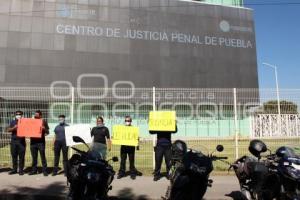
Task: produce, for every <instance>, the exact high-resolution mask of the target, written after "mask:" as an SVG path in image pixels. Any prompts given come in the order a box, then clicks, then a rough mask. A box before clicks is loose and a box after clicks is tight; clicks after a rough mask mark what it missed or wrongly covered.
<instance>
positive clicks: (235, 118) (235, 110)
mask: <svg viewBox="0 0 300 200" xmlns="http://www.w3.org/2000/svg"><path fill="white" fill-rule="evenodd" d="M233 99H234V129H235V158H236V159H238V158H239V143H238V142H239V141H238V137H239V135H238V134H239V132H238V120H237V115H238V113H237V100H236V88H233Z"/></svg>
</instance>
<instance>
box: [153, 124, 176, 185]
mask: <svg viewBox="0 0 300 200" xmlns="http://www.w3.org/2000/svg"><path fill="white" fill-rule="evenodd" d="M149 132H150V134H157V142H156V146H155V147H154V152H155V169H154V172H153V174H154V178H153V181H158V180H159V179H160V178H161V177H162V175H161V173H160V169H161V164H162V160H163V157H164V158H165V163H166V169H167V178H169V177H168V175H169V171H170V168H171V157H172V150H171V146H172V140H171V135H172V133H177V126H176V130H175V131H149Z"/></svg>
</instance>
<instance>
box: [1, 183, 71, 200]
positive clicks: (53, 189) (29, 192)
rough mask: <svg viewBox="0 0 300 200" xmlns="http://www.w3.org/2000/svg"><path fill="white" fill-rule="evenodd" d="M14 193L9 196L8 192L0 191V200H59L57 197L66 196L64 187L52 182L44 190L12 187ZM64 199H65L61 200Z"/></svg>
mask: <svg viewBox="0 0 300 200" xmlns="http://www.w3.org/2000/svg"><path fill="white" fill-rule="evenodd" d="M13 191H14V193H13V194H11V192H10V191H9V190H0V200H17V199H18V200H23V199H30V200H36V199H41V200H50V199H55V200H58V199H60V198H59V196H62V197H63V196H65V194H66V185H65V184H62V183H61V182H54V183H52V184H50V185H49V186H47V187H46V188H39V189H37V188H31V187H27V186H14V188H13ZM44 194H53V196H49V195H44ZM61 199H65V198H61Z"/></svg>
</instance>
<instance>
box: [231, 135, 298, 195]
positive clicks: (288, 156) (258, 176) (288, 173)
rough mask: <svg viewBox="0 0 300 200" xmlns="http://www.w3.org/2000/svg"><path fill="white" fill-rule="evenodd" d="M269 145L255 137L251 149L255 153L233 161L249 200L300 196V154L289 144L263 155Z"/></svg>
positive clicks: (242, 191)
mask: <svg viewBox="0 0 300 200" xmlns="http://www.w3.org/2000/svg"><path fill="white" fill-rule="evenodd" d="M267 150H269V149H267V146H266V145H265V144H264V143H263V142H262V141H260V140H252V141H251V142H250V145H249V151H250V153H251V154H252V155H253V156H254V157H251V156H243V157H241V158H239V159H238V160H237V161H235V163H233V164H232V165H231V167H232V168H233V169H234V171H235V174H236V176H237V178H238V180H239V183H240V189H241V193H242V194H243V197H244V199H246V200H271V199H278V200H280V199H282V200H286V199H291V200H296V199H300V198H299V185H300V184H299V182H300V158H299V156H297V155H296V154H295V153H294V151H293V150H292V149H291V148H289V147H280V148H278V149H277V150H276V153H275V154H272V152H271V150H269V151H270V154H269V155H267V156H265V159H262V156H261V153H264V152H266V151H267Z"/></svg>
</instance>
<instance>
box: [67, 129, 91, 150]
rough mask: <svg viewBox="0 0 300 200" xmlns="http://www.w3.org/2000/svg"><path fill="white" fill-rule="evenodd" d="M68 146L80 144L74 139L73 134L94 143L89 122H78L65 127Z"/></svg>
mask: <svg viewBox="0 0 300 200" xmlns="http://www.w3.org/2000/svg"><path fill="white" fill-rule="evenodd" d="M65 134H66V144H67V146H74V145H78V144H79V143H76V142H74V141H73V136H79V137H81V138H82V139H83V140H84V141H85V142H86V143H87V144H89V143H92V137H91V129H90V126H89V125H88V124H76V125H72V126H66V127H65Z"/></svg>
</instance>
